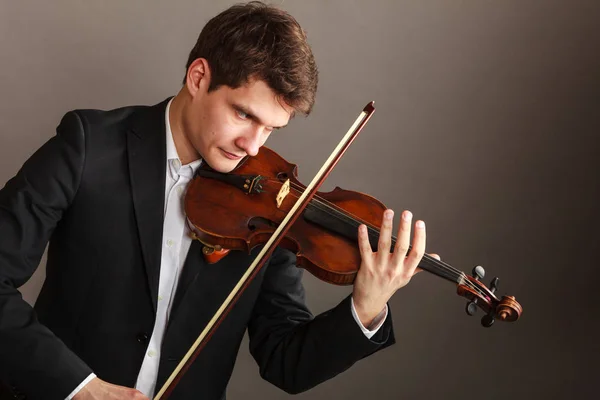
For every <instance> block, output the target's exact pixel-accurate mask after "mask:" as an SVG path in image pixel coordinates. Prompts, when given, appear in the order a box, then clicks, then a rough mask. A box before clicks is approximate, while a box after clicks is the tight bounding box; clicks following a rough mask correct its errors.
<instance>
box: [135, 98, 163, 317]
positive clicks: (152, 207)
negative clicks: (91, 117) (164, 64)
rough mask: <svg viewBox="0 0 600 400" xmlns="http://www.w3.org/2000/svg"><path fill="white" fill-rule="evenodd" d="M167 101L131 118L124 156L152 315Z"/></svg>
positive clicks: (156, 293)
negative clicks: (125, 155)
mask: <svg viewBox="0 0 600 400" xmlns="http://www.w3.org/2000/svg"><path fill="white" fill-rule="evenodd" d="M167 103H168V99H167V100H165V101H163V102H162V103H160V104H157V105H155V106H152V107H147V108H141V109H140V110H139V111H137V112H136V113H135V114H134V115H133V116H132V124H131V128H130V130H129V132H128V133H127V154H128V159H129V174H130V181H131V190H132V196H133V206H134V209H135V217H136V222H137V227H138V231H139V238H140V245H141V249H142V255H143V258H144V264H145V267H146V275H147V278H148V285H149V288H150V295H151V298H152V304H153V307H154V312H156V301H157V298H158V280H159V276H160V257H161V249H162V246H161V242H162V231H163V220H164V202H165V174H166V158H167V155H166V130H165V110H166V106H167Z"/></svg>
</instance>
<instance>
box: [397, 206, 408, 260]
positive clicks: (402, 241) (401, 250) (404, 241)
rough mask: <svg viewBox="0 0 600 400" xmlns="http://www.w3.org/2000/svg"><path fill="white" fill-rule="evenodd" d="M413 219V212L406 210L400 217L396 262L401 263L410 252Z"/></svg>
mask: <svg viewBox="0 0 600 400" xmlns="http://www.w3.org/2000/svg"><path fill="white" fill-rule="evenodd" d="M411 221H412V213H411V212H410V211H408V210H405V211H404V212H403V213H402V218H400V227H399V228H398V238H397V239H396V246H394V260H393V262H394V264H396V265H401V264H402V263H403V261H404V257H406V253H407V252H408V247H409V245H410V222H411Z"/></svg>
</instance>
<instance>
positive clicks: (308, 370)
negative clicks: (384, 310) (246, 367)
mask: <svg viewBox="0 0 600 400" xmlns="http://www.w3.org/2000/svg"><path fill="white" fill-rule="evenodd" d="M295 261H296V258H295V255H294V254H293V253H292V252H290V251H287V250H285V249H281V248H278V249H277V250H276V251H275V253H274V255H273V257H271V260H270V262H269V265H268V266H267V267H266V268H267V270H266V271H265V276H264V280H263V283H262V288H261V293H260V295H259V297H258V299H257V302H256V305H255V307H254V311H253V315H252V318H251V320H250V323H249V326H248V332H249V335H250V352H251V353H252V355H253V357H254V358H255V359H256V361H257V363H258V365H259V367H260V373H261V376H262V377H263V378H264V379H266V380H267V381H269V382H271V383H273V384H274V385H276V386H278V387H280V388H281V389H283V390H285V391H286V392H288V393H298V392H302V391H305V390H308V389H310V388H312V387H313V386H315V385H317V384H319V383H321V382H323V381H325V380H327V379H330V378H332V377H334V376H335V375H337V374H339V373H340V372H342V371H344V370H346V369H348V368H349V367H350V366H352V365H353V364H354V363H355V362H356V361H358V360H360V359H361V358H364V357H366V356H368V355H370V354H372V353H374V352H376V351H378V350H380V349H382V348H384V347H387V346H389V345H391V344H393V343H394V336H393V331H392V319H391V315H390V314H388V315H387V318H386V319H385V322H384V323H383V325H382V326H381V327H380V328H379V329H378V330H377V332H376V333H375V335H374V336H373V337H372V338H370V339H369V338H368V337H367V336H366V335H365V334H364V333H363V331H362V330H361V328H360V326H359V324H358V323H357V321H356V320H355V317H354V316H353V315H352V304H351V297H350V296H348V297H347V298H345V299H344V300H343V301H342V302H341V303H340V304H339V305H337V306H336V307H334V308H333V309H331V310H329V311H326V312H324V313H322V314H320V315H318V316H316V317H315V318H314V319H313V316H312V314H311V313H310V311H309V310H308V309H307V307H306V305H305V301H304V288H303V286H302V282H301V278H302V271H303V270H302V269H300V268H298V267H296V265H295Z"/></svg>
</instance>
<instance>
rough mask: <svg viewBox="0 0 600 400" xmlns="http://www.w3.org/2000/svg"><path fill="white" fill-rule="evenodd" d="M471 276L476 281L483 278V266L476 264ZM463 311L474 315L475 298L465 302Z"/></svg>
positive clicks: (475, 309) (475, 308)
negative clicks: (465, 305)
mask: <svg viewBox="0 0 600 400" xmlns="http://www.w3.org/2000/svg"><path fill="white" fill-rule="evenodd" d="M472 272H473V278H475V280H476V281H480V280H482V279H483V277H484V276H485V270H484V269H483V267H482V266H481V265H478V266H476V267H475V268H473V271H472ZM465 311H466V312H467V314H468V315H471V316H473V315H475V313H476V312H477V299H474V300H471V301H469V302H468V303H467V307H466V308H465Z"/></svg>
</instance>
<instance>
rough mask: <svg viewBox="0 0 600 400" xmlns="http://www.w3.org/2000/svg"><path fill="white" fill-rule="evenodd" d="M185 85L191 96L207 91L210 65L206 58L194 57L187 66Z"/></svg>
mask: <svg viewBox="0 0 600 400" xmlns="http://www.w3.org/2000/svg"><path fill="white" fill-rule="evenodd" d="M185 86H186V88H187V90H188V92H189V93H190V95H191V96H192V97H195V96H196V95H197V94H198V93H207V92H208V88H209V87H210V67H209V66H208V61H207V60H206V58H196V59H195V60H194V61H193V62H192V63H191V64H190V66H189V68H188V70H187V75H186V79H185Z"/></svg>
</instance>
